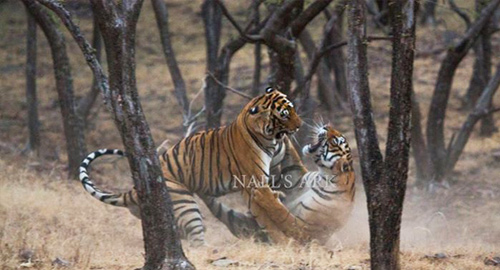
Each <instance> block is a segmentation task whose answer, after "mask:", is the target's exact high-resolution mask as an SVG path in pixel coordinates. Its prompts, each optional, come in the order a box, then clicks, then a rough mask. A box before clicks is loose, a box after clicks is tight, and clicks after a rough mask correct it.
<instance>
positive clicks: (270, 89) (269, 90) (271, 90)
mask: <svg viewBox="0 0 500 270" xmlns="http://www.w3.org/2000/svg"><path fill="white" fill-rule="evenodd" d="M272 92H274V88H272V87H268V88H266V94H269V93H272Z"/></svg>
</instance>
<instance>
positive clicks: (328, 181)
mask: <svg viewBox="0 0 500 270" xmlns="http://www.w3.org/2000/svg"><path fill="white" fill-rule="evenodd" d="M314 133H315V134H314V138H315V142H313V143H312V144H308V145H306V146H305V147H304V148H303V149H302V152H303V154H304V156H306V157H312V158H313V159H314V162H315V164H316V166H317V171H310V172H308V171H307V169H306V168H305V166H304V165H303V163H302V161H301V159H300V157H299V155H298V153H297V151H296V150H295V148H294V147H293V145H292V144H291V142H290V141H289V140H285V146H286V151H285V155H284V158H283V160H282V162H281V163H280V164H279V165H280V166H281V172H280V173H279V174H280V177H279V178H278V179H279V180H278V181H277V182H276V183H274V184H275V185H274V186H275V189H276V190H279V191H281V192H282V193H284V194H285V197H284V199H282V200H283V202H282V203H283V204H284V205H285V206H286V208H287V209H288V211H286V210H283V209H276V208H275V207H274V205H276V204H280V202H279V201H278V200H276V199H275V198H276V196H275V193H274V192H273V191H272V190H271V189H270V188H269V187H263V188H259V189H256V190H255V191H254V199H255V201H256V202H258V204H259V205H260V206H262V207H263V208H264V209H265V210H266V211H268V214H269V215H270V216H271V217H272V219H273V221H275V223H276V224H278V227H279V228H280V229H282V230H286V228H285V229H283V228H282V225H285V226H288V224H293V223H296V222H297V220H298V221H300V222H301V223H302V224H306V226H304V227H302V231H300V232H298V233H296V234H295V235H293V236H292V237H293V238H295V239H296V240H299V241H300V242H307V241H310V240H317V241H318V242H320V243H322V244H324V243H326V241H328V239H329V238H330V236H331V235H332V234H333V233H334V232H335V231H337V230H339V229H340V228H342V227H343V226H344V225H345V223H346V222H347V219H348V217H349V215H350V213H351V211H352V207H353V204H354V195H355V191H356V190H355V175H354V170H353V160H352V156H351V150H350V148H349V144H348V143H347V141H346V139H345V137H344V136H343V135H342V134H341V133H340V132H338V131H337V130H335V129H333V128H332V127H331V126H330V125H325V126H320V127H318V128H316V130H315V132H314ZM203 200H204V201H205V203H206V204H207V206H208V207H209V209H210V211H211V212H212V213H213V214H214V215H215V216H216V217H217V218H218V219H219V220H221V221H222V222H223V223H224V224H226V226H227V227H228V228H229V230H230V231H231V232H232V233H233V234H234V235H235V236H238V237H245V236H250V235H253V234H262V233H263V232H262V231H261V229H260V228H259V227H258V223H257V222H255V220H254V219H253V217H252V216H251V215H245V214H242V213H239V212H236V211H234V210H232V209H230V208H229V207H227V206H225V205H224V204H222V203H220V202H218V201H217V199H216V198H214V197H203Z"/></svg>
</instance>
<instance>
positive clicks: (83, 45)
mask: <svg viewBox="0 0 500 270" xmlns="http://www.w3.org/2000/svg"><path fill="white" fill-rule="evenodd" d="M37 1H38V2H40V3H41V4H42V5H44V6H46V7H47V8H49V9H50V10H52V11H53V12H54V13H55V14H56V15H57V16H58V17H59V18H60V19H61V21H62V22H63V23H64V25H65V26H66V28H67V29H68V30H69V32H70V33H71V35H72V36H73V38H74V39H75V41H76V43H77V44H78V46H79V47H80V50H81V51H82V53H83V55H84V56H85V60H86V61H87V64H88V65H89V66H90V68H91V69H92V72H93V73H94V77H95V80H96V82H97V85H98V86H99V89H100V90H101V92H102V94H103V100H104V104H106V105H107V106H108V109H109V110H110V111H112V108H111V105H110V102H109V101H110V95H111V93H110V90H109V82H108V77H107V76H106V75H105V74H104V71H103V69H102V66H101V64H100V63H99V61H98V60H97V58H96V54H95V53H96V51H95V49H94V48H92V46H91V45H90V43H89V42H88V41H87V39H85V37H84V36H83V34H82V31H81V30H80V27H79V26H78V25H76V24H75V23H74V22H73V20H72V18H71V14H70V13H69V11H68V10H67V9H66V8H65V7H64V6H63V5H61V4H60V3H59V2H56V1H54V0H37Z"/></svg>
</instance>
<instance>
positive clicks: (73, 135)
mask: <svg viewBox="0 0 500 270" xmlns="http://www.w3.org/2000/svg"><path fill="white" fill-rule="evenodd" d="M23 3H24V4H25V5H26V6H27V8H28V11H29V12H30V13H31V15H32V16H33V17H34V18H35V20H36V22H37V23H38V25H40V27H41V28H42V30H43V32H44V34H45V37H46V38H47V41H48V42H49V45H50V49H51V52H52V60H53V63H54V74H55V79H56V89H57V94H58V97H59V106H60V108H61V114H62V118H63V128H64V136H65V137H66V151H67V154H68V166H69V175H70V176H71V177H76V176H77V173H78V166H79V165H80V162H81V160H82V159H83V157H84V156H85V154H86V151H87V150H86V148H85V137H84V132H83V125H82V121H81V119H80V118H79V117H78V115H77V113H76V102H75V98H74V95H73V81H72V77H71V67H70V64H69V58H68V54H67V52H66V43H65V40H64V35H63V33H62V32H61V31H60V30H59V27H58V25H57V23H56V22H55V20H54V18H53V17H51V16H50V15H49V14H48V13H47V11H46V10H45V8H44V7H42V6H41V5H39V4H37V3H36V2H34V1H32V0H23Z"/></svg>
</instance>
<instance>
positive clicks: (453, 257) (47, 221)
mask: <svg viewBox="0 0 500 270" xmlns="http://www.w3.org/2000/svg"><path fill="white" fill-rule="evenodd" d="M200 2H201V1H181V0H172V1H168V3H169V7H170V15H171V18H170V21H171V31H172V33H173V35H174V36H173V40H174V47H175V50H176V52H177V54H178V60H179V62H180V65H181V69H182V71H183V74H184V76H185V79H186V83H187V86H188V88H189V96H191V97H192V96H193V95H194V94H195V93H196V92H197V91H198V89H199V88H200V86H201V79H202V78H203V74H204V72H205V56H204V55H205V48H204V45H203V42H204V40H203V25H202V23H201V18H200V16H199V5H200ZM226 2H227V3H228V6H229V8H230V9H231V10H233V11H235V12H237V14H238V16H237V18H239V19H241V20H242V18H243V16H244V15H245V14H246V12H247V10H246V7H245V6H244V5H241V4H239V3H240V2H239V1H226ZM457 2H458V3H459V4H461V5H465V6H468V8H469V10H471V2H472V1H457ZM439 10H440V11H439V12H440V14H444V15H443V16H445V18H446V29H448V30H454V31H458V32H461V31H462V30H463V23H462V22H461V21H460V19H458V18H457V17H456V16H454V15H451V12H450V11H448V10H446V9H445V8H444V7H443V6H441V5H440V8H439ZM0 14H1V16H0V32H1V33H2V37H3V38H2V39H1V40H0V59H1V62H0V81H1V85H0V143H1V144H0V154H2V158H1V159H0V172H2V173H1V175H0V269H17V268H18V267H19V266H20V264H21V263H22V262H24V260H23V259H22V258H21V257H20V256H19V253H20V252H22V251H26V250H32V251H34V254H35V256H34V258H33V262H34V263H35V264H34V266H33V267H35V268H37V269H52V268H53V266H51V262H52V261H53V260H54V259H55V258H57V257H59V258H61V259H64V260H67V261H69V262H70V263H71V268H72V269H131V268H134V267H140V266H141V264H142V263H143V258H142V255H141V254H142V253H143V247H142V235H141V227H140V222H139V221H138V220H136V219H135V218H134V217H132V215H130V214H129V213H128V212H127V211H126V210H123V209H117V208H115V207H111V206H105V205H103V204H101V203H99V202H97V201H95V200H94V199H92V198H91V197H90V196H88V195H87V194H86V193H85V192H83V190H82V188H81V186H80V184H79V183H76V182H68V181H66V180H65V174H66V172H65V168H64V161H65V147H64V140H63V136H62V131H61V119H60V113H59V111H58V109H57V102H56V100H57V96H56V92H55V87H54V79H53V71H52V63H51V59H50V54H49V50H48V45H47V42H46V41H45V39H44V37H43V35H42V33H41V32H40V31H39V38H38V40H39V49H38V50H39V51H38V52H39V63H38V89H39V90H38V91H39V99H40V108H39V109H40V118H41V122H42V133H41V137H42V143H43V145H42V150H43V151H42V158H32V157H23V156H19V155H17V154H16V153H12V152H11V148H14V149H22V148H23V147H24V144H25V142H26V140H27V128H26V126H25V123H26V110H25V107H26V103H25V100H24V83H25V82H24V61H25V58H24V53H25V51H24V50H25V47H24V46H25V36H24V35H25V29H26V23H25V15H24V12H23V8H22V6H21V5H20V4H19V3H17V2H14V1H11V2H8V3H6V4H3V5H0ZM323 20H324V19H323V18H318V19H317V20H316V21H315V22H314V24H313V26H314V27H311V31H312V32H313V34H315V36H317V33H319V32H320V31H321V27H320V26H321V25H322V23H324V21H323ZM79 24H80V25H81V26H82V28H83V30H84V31H85V33H86V35H87V37H90V33H91V20H90V18H89V17H88V16H85V14H83V15H81V16H79ZM138 28H139V31H138V36H137V81H138V86H139V92H140V95H141V97H142V99H141V101H142V105H143V108H144V111H145V114H146V116H147V119H148V121H149V123H150V126H151V129H152V133H153V136H154V138H155V139H156V141H157V142H159V141H162V140H164V139H167V138H168V139H170V140H171V141H175V140H177V139H178V138H179V137H180V136H181V128H180V127H179V123H180V121H181V116H180V114H179V111H180V109H179V107H178V106H177V104H176V103H175V101H174V99H173V95H172V94H171V93H170V91H171V90H172V89H173V85H172V82H171V80H170V78H169V76H168V71H167V68H166V65H165V62H164V59H163V55H162V54H161V46H160V40H159V36H158V32H157V29H156V25H155V21H154V16H153V13H152V10H151V6H150V4H149V2H146V3H145V5H144V8H143V14H142V16H141V19H140V23H139V26H138ZM444 30H445V27H444V26H440V27H439V28H438V29H437V30H432V29H428V28H426V29H420V30H419V33H418V35H419V37H418V40H419V43H418V48H419V49H420V50H425V49H429V48H431V47H432V48H435V47H439V46H440V45H439V43H440V42H441V38H440V37H441V36H442V34H443V32H444ZM223 31H224V37H225V39H227V38H228V37H229V36H231V35H233V36H234V35H236V31H235V30H234V29H232V28H231V26H230V25H229V24H228V23H227V22H225V23H224V30H223ZM497 36H498V35H497ZM68 40H71V39H70V37H69V36H68ZM494 44H495V48H494V51H499V49H500V48H499V46H498V44H500V42H499V40H498V37H496V39H495V40H494ZM68 46H69V48H68V51H69V52H70V54H71V55H70V56H71V64H72V67H73V70H72V71H73V77H74V78H73V79H74V86H75V93H76V94H77V95H78V96H83V95H84V94H85V93H86V92H87V91H88V90H89V88H90V80H89V78H91V74H90V71H89V69H88V67H87V66H86V65H85V64H84V60H83V57H81V54H80V52H79V51H78V49H77V47H76V45H75V44H74V43H73V42H69V45H68ZM252 49H253V48H252V47H251V46H247V47H245V48H244V49H243V50H242V51H240V52H238V54H237V55H236V56H235V58H234V60H233V62H232V74H231V86H234V87H237V88H241V89H248V86H249V85H250V79H251V75H252V72H251V71H252V67H253V62H252V57H253V56H252ZM369 54H370V65H371V71H372V73H371V74H370V83H371V88H372V94H373V97H372V101H373V104H374V108H375V114H374V115H375V117H376V120H377V125H378V131H379V134H380V141H381V144H382V145H384V143H385V140H384V138H385V133H386V130H385V127H386V124H387V112H388V110H387V109H388V105H389V104H388V96H389V91H388V89H389V87H388V84H389V79H390V47H389V46H388V43H384V42H379V43H376V42H374V43H372V44H371V45H370V49H369ZM264 56H265V55H264ZM440 60H442V56H439V57H435V58H425V59H418V60H417V61H416V67H415V90H416V92H417V95H418V99H419V100H420V102H421V106H422V111H423V112H424V118H425V115H426V111H427V108H428V106H429V102H430V98H431V95H432V90H433V85H434V82H435V79H436V74H437V70H438V68H439V62H440ZM265 61H267V60H265ZM494 61H495V62H496V61H498V59H494ZM472 63H473V58H472V57H470V56H469V57H468V58H466V59H465V60H464V62H463V63H462V65H461V66H460V69H459V70H458V71H457V75H456V78H455V82H454V90H453V93H452V97H451V100H450V106H449V110H448V118H447V120H446V121H447V122H446V132H447V133H446V136H447V137H448V138H449V137H451V135H452V133H453V132H454V131H456V130H457V129H458V128H459V127H460V125H461V123H462V121H463V120H464V119H465V117H466V114H465V113H464V112H463V111H460V110H459V106H460V100H459V97H460V96H461V95H463V93H464V92H465V90H466V88H467V85H468V82H469V77H470V74H471V67H472ZM201 101H202V99H200V100H199V101H198V103H197V106H201ZM244 102H245V100H242V99H241V98H239V97H237V96H234V95H231V94H228V97H227V98H226V108H225V110H226V112H227V113H226V114H225V117H226V118H225V119H224V120H225V121H229V120H231V119H232V117H233V116H234V113H235V112H237V111H238V110H239V108H241V106H242V105H243V103H244ZM495 102H496V104H499V102H500V100H499V98H498V97H497V99H496V101H495ZM101 107H102V106H101ZM94 117H95V121H94V122H93V124H92V126H91V127H89V130H88V131H87V132H86V140H87V144H88V148H89V150H90V149H95V148H100V147H118V148H120V147H121V144H120V140H119V136H118V133H117V131H116V128H115V127H114V124H113V123H112V121H111V119H110V116H109V114H108V113H107V112H105V110H104V109H103V108H101V109H96V110H95V111H94ZM324 117H325V119H329V120H330V121H332V122H333V123H334V124H335V125H336V126H337V127H338V128H339V129H340V130H341V131H342V132H344V133H345V134H346V136H347V137H348V138H350V142H351V144H353V145H354V146H355V143H354V132H353V127H352V122H351V120H350V118H348V117H338V116H336V117H332V116H327V115H325V116H324ZM304 118H306V119H310V118H312V117H311V116H304ZM497 126H500V121H498V120H497ZM498 150H500V135H499V134H498V133H497V134H495V135H494V136H493V137H491V138H481V137H479V136H478V134H477V133H474V134H473V135H472V138H471V140H470V142H469V144H468V145H467V147H466V149H465V152H464V154H463V156H462V158H461V160H460V161H459V163H458V165H457V169H456V173H455V174H454V175H453V176H452V178H451V179H450V181H451V184H452V187H451V188H450V189H448V190H442V191H439V193H437V194H433V195H429V194H425V193H422V192H421V191H419V190H416V189H415V188H414V187H413V186H412V183H413V174H414V172H413V170H414V168H413V167H411V168H410V175H411V176H410V186H409V189H408V194H407V199H406V204H405V211H404V215H403V225H402V243H401V244H402V264H403V267H404V268H405V269H488V266H485V265H484V263H483V259H484V258H485V257H487V256H490V255H499V254H498V252H499V250H500V244H499V243H500V226H499V225H498V224H500V216H499V215H498V213H500V204H499V203H498V198H499V196H500V187H499V185H498V175H500V166H499V165H500V162H499V161H498V160H495V159H494V158H493V156H492V152H493V151H498ZM93 174H94V175H96V176H97V178H96V180H97V182H98V184H100V185H102V186H103V187H105V188H107V189H112V190H126V189H127V188H129V187H130V185H131V182H130V180H129V179H130V177H129V174H128V173H127V167H126V165H125V162H124V161H119V162H115V163H113V164H101V165H98V166H97V167H96V170H94V171H93ZM358 179H359V178H358ZM358 189H359V190H358V192H357V198H356V206H355V210H354V213H353V215H352V218H351V219H350V221H349V223H348V224H347V226H346V227H345V228H344V229H343V230H342V231H340V232H339V233H337V234H336V235H335V236H333V237H332V239H331V240H330V242H329V243H328V244H327V245H326V246H325V247H322V246H317V245H311V246H308V247H298V246H296V245H295V244H290V245H283V246H269V245H262V244H256V243H253V242H252V241H251V240H238V239H235V238H234V237H232V236H231V235H230V233H229V232H228V230H227V229H226V228H224V226H222V225H221V224H220V223H219V222H218V221H216V220H215V219H214V218H213V217H212V216H211V215H210V214H209V213H208V212H207V211H206V209H204V208H203V207H202V208H203V209H202V210H205V211H203V213H205V215H206V220H207V222H206V223H207V227H208V228H207V229H208V231H207V238H208V239H207V240H208V242H209V244H210V247H207V248H203V249H197V250H193V249H188V248H186V253H187V255H188V257H189V258H190V259H191V260H192V261H193V262H194V264H195V265H196V266H197V267H198V269H219V268H220V267H216V266H213V265H212V264H211V261H213V260H215V259H218V258H221V257H227V258H228V259H230V260H234V261H237V262H238V264H239V265H237V266H231V269H347V268H349V267H350V266H359V267H360V269H367V268H368V263H367V260H368V258H369V253H368V239H369V234H368V225H367V213H366V203H365V201H366V200H365V197H364V194H363V190H362V186H361V183H360V181H358ZM227 201H228V203H230V204H232V205H234V206H235V207H240V208H241V204H240V203H239V201H238V195H237V194H236V195H232V196H230V198H228V199H227ZM435 253H445V254H446V255H447V258H445V259H435V258H426V257H425V255H433V254H435ZM490 268H491V269H494V268H492V267H490ZM354 269H356V268H354Z"/></svg>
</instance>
